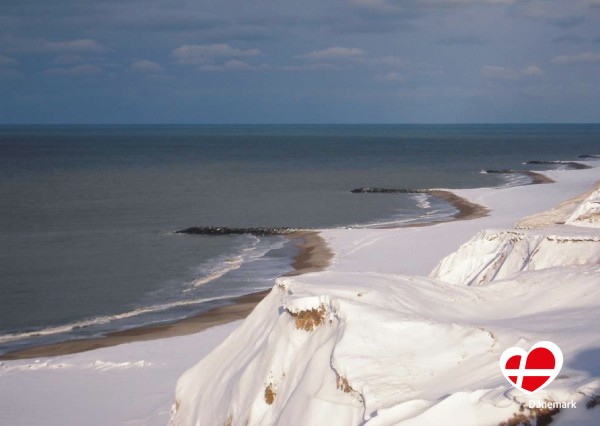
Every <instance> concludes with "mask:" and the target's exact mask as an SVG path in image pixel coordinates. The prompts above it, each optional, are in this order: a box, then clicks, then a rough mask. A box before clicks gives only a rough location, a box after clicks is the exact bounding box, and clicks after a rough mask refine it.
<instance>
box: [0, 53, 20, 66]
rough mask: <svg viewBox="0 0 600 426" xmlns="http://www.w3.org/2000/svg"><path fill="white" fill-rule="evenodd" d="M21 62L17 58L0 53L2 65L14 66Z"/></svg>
mask: <svg viewBox="0 0 600 426" xmlns="http://www.w3.org/2000/svg"><path fill="white" fill-rule="evenodd" d="M18 64H19V62H17V61H16V60H15V59H13V58H10V57H8V56H4V55H0V67H14V66H17V65H18Z"/></svg>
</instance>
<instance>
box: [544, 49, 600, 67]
mask: <svg viewBox="0 0 600 426" xmlns="http://www.w3.org/2000/svg"><path fill="white" fill-rule="evenodd" d="M599 62H600V53H595V52H583V53H578V54H575V55H561V56H556V57H554V58H553V59H552V63H553V64H558V65H572V64H593V63H599Z"/></svg>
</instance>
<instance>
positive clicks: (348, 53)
mask: <svg viewBox="0 0 600 426" xmlns="http://www.w3.org/2000/svg"><path fill="white" fill-rule="evenodd" d="M366 54H367V52H365V50H363V49H360V48H358V47H340V46H333V47H327V48H325V49H321V50H313V51H312V52H308V53H306V54H304V55H300V57H302V58H307V59H310V60H321V61H322V60H337V59H348V58H362V57H364V56H365V55H366Z"/></svg>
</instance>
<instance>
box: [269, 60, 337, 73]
mask: <svg viewBox="0 0 600 426" xmlns="http://www.w3.org/2000/svg"><path fill="white" fill-rule="evenodd" d="M278 69H280V70H282V71H336V70H341V69H343V68H342V67H341V66H339V65H334V64H326V63H323V62H314V63H309V64H300V65H284V66H282V67H279V68H278Z"/></svg>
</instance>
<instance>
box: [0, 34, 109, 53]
mask: <svg viewBox="0 0 600 426" xmlns="http://www.w3.org/2000/svg"><path fill="white" fill-rule="evenodd" d="M0 45H2V46H4V48H5V49H6V50H8V51H10V52H18V53H46V54H48V53H50V54H57V53H100V52H105V51H106V50H107V49H106V48H105V47H104V46H102V45H101V44H100V43H98V42H97V41H96V40H93V39H90V38H77V39H72V40H61V41H53V40H48V39H44V38H20V37H5V38H3V39H1V40H0Z"/></svg>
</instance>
